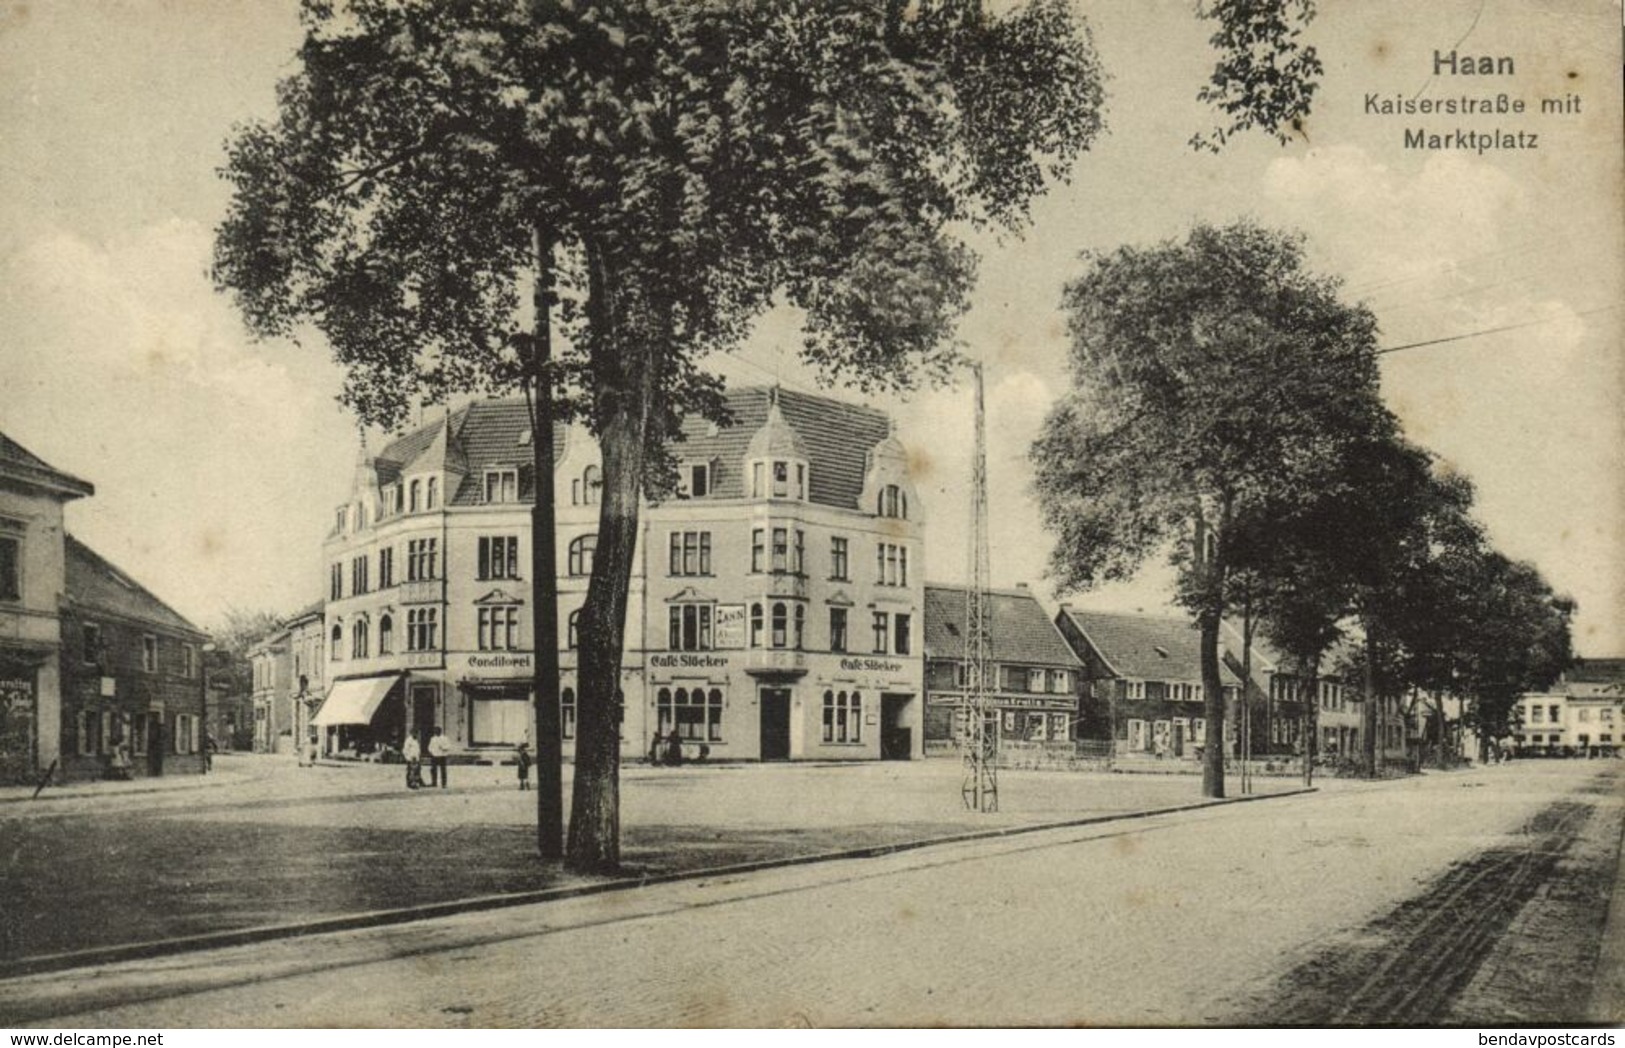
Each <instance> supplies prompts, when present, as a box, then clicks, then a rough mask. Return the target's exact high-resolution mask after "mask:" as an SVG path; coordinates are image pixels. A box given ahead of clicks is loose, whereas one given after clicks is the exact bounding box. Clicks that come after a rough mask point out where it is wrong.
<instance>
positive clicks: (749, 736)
mask: <svg viewBox="0 0 1625 1048" xmlns="http://www.w3.org/2000/svg"><path fill="white" fill-rule="evenodd" d="M727 406H728V410H729V412H730V413H731V416H732V418H733V424H732V425H730V426H717V425H713V424H711V423H708V422H705V421H703V420H700V419H690V420H688V421H686V422H685V423H684V426H683V435H684V440H683V441H682V442H680V443H679V444H678V445H676V447H675V449H674V450H675V453H676V458H677V460H678V463H677V464H678V470H679V477H680V483H679V489H678V492H677V494H676V496H675V497H673V498H670V499H668V500H667V501H665V502H663V503H660V504H658V505H649V506H646V507H645V510H644V513H643V515H642V517H641V524H640V527H641V532H640V537H639V542H638V549H637V551H636V554H635V555H636V563H637V564H638V565H639V566H640V567H639V568H638V569H637V570H635V571H634V573H633V579H632V585H631V591H630V594H629V600H628V612H627V620H626V636H625V650H624V656H623V670H622V677H621V689H622V701H623V702H624V710H623V716H622V725H623V726H622V751H623V755H624V756H627V757H635V756H640V755H642V754H644V753H646V752H647V751H648V749H649V746H650V742H651V740H652V738H653V736H654V735H655V734H656V733H658V734H660V735H661V736H662V737H663V738H669V737H670V735H671V734H672V733H673V732H675V733H676V734H677V735H678V737H679V739H680V741H681V744H682V746H683V748H684V751H685V753H686V754H687V755H689V756H691V757H693V756H700V755H704V756H707V757H709V758H710V759H728V760H774V759H804V758H819V759H831V758H835V759H840V758H860V759H861V758H879V757H883V756H884V757H900V758H907V757H914V756H918V755H920V753H921V747H922V742H923V731H922V729H923V718H924V714H923V708H924V700H923V687H922V679H921V677H922V668H923V661H922V659H921V658H920V648H919V643H920V642H919V636H920V630H921V609H922V606H923V584H922V583H921V581H920V580H921V578H922V569H923V564H922V552H923V548H924V547H923V524H922V521H921V516H922V515H921V507H920V504H919V499H918V497H917V494H916V492H915V490H914V486H913V484H912V482H911V480H910V477H909V468H908V456H907V453H906V452H905V450H904V448H903V446H902V444H901V443H900V442H899V441H898V440H897V438H896V436H895V434H894V433H893V431H892V426H891V423H890V421H889V420H888V418H887V417H886V415H885V414H883V413H882V412H879V411H876V410H874V409H871V408H865V407H859V406H855V405H851V404H847V403H843V402H841V401H838V400H833V399H830V398H826V397H821V396H814V395H810V394H801V393H792V392H789V391H783V390H779V389H777V388H772V389H770V388H761V387H757V388H746V389H738V390H734V391H732V392H730V393H729V394H728V397H727ZM530 441H531V434H530V429H529V423H528V414H527V411H526V408H525V405H524V403H523V401H519V400H503V401H478V402H474V403H471V404H469V405H467V406H465V407H462V408H459V409H457V410H455V411H452V412H449V413H447V414H446V415H444V416H443V417H441V418H439V419H436V420H435V421H433V422H430V423H428V424H426V425H424V426H421V427H419V428H418V429H415V430H413V431H412V432H410V433H407V434H405V435H404V436H402V437H400V438H399V439H397V440H395V441H393V442H392V443H390V444H389V445H388V446H386V447H385V448H383V449H382V450H381V451H380V452H379V453H378V454H377V455H376V456H366V455H363V457H362V458H361V460H360V461H359V462H358V464H357V468H356V471H355V481H354V484H353V491H352V495H351V498H350V500H349V501H348V502H347V503H346V504H345V505H343V506H341V507H339V508H338V510H337V512H336V514H335V520H334V527H333V530H332V533H331V535H330V536H329V538H328V541H327V543H326V544H325V547H324V554H325V562H326V567H327V571H328V597H327V601H326V606H325V615H326V618H325V622H324V625H323V629H324V631H325V634H326V641H327V651H326V656H327V692H326V699H325V701H324V702H323V704H322V706H321V708H320V709H319V710H318V711H317V713H316V715H315V716H314V718H313V719H312V723H313V726H314V727H315V728H316V729H317V730H318V732H319V734H320V736H321V738H322V745H323V749H324V752H327V753H350V752H353V753H363V752H366V751H369V750H371V749H374V748H377V747H380V746H395V745H398V744H399V742H400V741H401V740H402V739H403V738H404V736H405V734H406V733H407V732H408V731H410V732H414V733H419V734H422V733H426V732H427V731H429V730H430V729H431V728H432V727H440V728H442V729H443V730H444V732H445V733H446V735H447V736H448V738H449V739H450V741H451V742H452V744H453V745H454V746H455V747H456V748H458V749H460V750H462V751H465V752H466V751H475V752H478V751H482V750H485V751H490V750H502V749H506V748H511V747H513V746H514V745H516V744H517V743H519V742H521V741H524V740H526V739H527V738H529V737H530V736H531V734H532V731H533V725H532V721H533V716H532V710H531V690H530V684H531V675H532V673H533V663H532V656H533V652H532V646H531V618H530V615H531V607H530V593H531V590H530V580H531V566H530V505H531V503H532V501H533V499H534V490H535V484H536V478H535V477H534V476H533V475H532V469H531V462H532V457H533V451H532V447H531V443H530ZM554 449H555V451H554V464H553V477H552V483H553V485H554V493H555V499H556V505H557V514H556V516H557V534H556V542H557V558H558V560H557V563H558V577H557V580H556V588H557V594H558V601H559V639H558V643H559V652H560V662H561V674H560V702H561V711H560V713H561V723H562V730H563V735H564V744H565V750H566V753H569V752H570V750H571V748H572V746H573V738H574V729H575V720H576V717H575V707H576V702H575V687H576V685H575V673H576V647H577V644H576V641H577V628H576V627H577V621H578V615H579V612H580V608H581V605H582V603H583V601H584V600H585V597H586V588H587V581H588V576H589V575H590V573H591V571H592V563H593V556H594V553H595V552H596V548H597V539H596V535H595V532H596V529H597V524H598V514H599V505H598V503H599V496H600V490H601V486H602V481H601V469H602V466H601V463H600V460H599V453H598V449H597V447H596V445H595V443H594V442H593V441H592V440H591V439H590V437H588V436H587V435H586V433H585V432H584V431H582V430H579V429H573V428H572V429H564V428H562V427H561V428H560V429H559V430H558V431H557V432H556V434H555V440H554Z"/></svg>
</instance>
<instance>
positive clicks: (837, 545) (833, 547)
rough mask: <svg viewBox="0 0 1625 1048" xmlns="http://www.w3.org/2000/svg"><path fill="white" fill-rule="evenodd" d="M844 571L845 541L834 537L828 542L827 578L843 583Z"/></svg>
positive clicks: (844, 578)
mask: <svg viewBox="0 0 1625 1048" xmlns="http://www.w3.org/2000/svg"><path fill="white" fill-rule="evenodd" d="M846 570H847V568H846V539H844V538H842V537H841V536H839V535H836V536H835V537H833V538H831V539H830V540H829V577H830V578H831V579H835V580H838V581H841V582H845V581H846V580H847V578H846Z"/></svg>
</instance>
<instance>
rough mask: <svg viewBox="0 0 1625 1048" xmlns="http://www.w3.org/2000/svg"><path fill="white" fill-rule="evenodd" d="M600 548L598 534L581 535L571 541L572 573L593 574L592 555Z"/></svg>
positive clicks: (579, 574)
mask: <svg viewBox="0 0 1625 1048" xmlns="http://www.w3.org/2000/svg"><path fill="white" fill-rule="evenodd" d="M597 549H598V536H597V535H581V536H579V537H578V538H576V539H575V541H573V542H571V543H570V574H571V575H575V576H578V577H579V576H582V575H591V574H592V555H593V553H594V552H596V551H597Z"/></svg>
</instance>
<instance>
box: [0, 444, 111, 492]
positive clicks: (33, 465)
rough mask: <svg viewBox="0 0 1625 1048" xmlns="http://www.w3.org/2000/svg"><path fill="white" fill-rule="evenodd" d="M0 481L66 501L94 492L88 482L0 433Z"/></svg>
mask: <svg viewBox="0 0 1625 1048" xmlns="http://www.w3.org/2000/svg"><path fill="white" fill-rule="evenodd" d="M0 478H3V479H6V480H11V481H16V482H20V483H23V484H29V485H33V486H35V487H42V488H46V489H48V490H50V491H52V492H53V493H55V494H58V495H63V496H66V497H67V498H79V497H80V496H82V495H94V494H95V493H96V489H95V488H94V487H92V486H91V484H90V482H89V481H85V480H80V479H79V478H78V477H76V476H74V475H73V474H71V473H64V472H62V471H61V470H59V469H57V468H56V467H54V466H52V465H50V464H49V463H47V462H46V461H45V460H44V459H42V458H40V457H39V456H38V455H36V454H34V453H33V452H32V451H29V450H28V449H27V448H25V447H23V446H22V445H21V444H19V443H17V442H16V441H15V440H12V439H11V438H10V437H8V436H6V435H5V434H4V433H0Z"/></svg>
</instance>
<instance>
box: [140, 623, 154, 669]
mask: <svg viewBox="0 0 1625 1048" xmlns="http://www.w3.org/2000/svg"><path fill="white" fill-rule="evenodd" d="M141 668H142V669H143V670H145V671H146V672H148V673H157V672H158V638H157V637H154V636H153V635H152V634H150V633H149V634H147V635H146V636H144V637H142V638H141Z"/></svg>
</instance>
